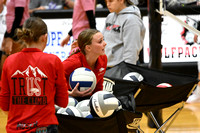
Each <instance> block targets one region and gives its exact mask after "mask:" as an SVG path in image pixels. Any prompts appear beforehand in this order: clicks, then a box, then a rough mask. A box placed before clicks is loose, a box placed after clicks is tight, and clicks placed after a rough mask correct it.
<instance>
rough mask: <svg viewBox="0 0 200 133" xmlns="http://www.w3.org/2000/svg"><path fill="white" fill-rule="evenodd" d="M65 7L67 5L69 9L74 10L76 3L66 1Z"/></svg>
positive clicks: (69, 0) (70, 0)
mask: <svg viewBox="0 0 200 133" xmlns="http://www.w3.org/2000/svg"><path fill="white" fill-rule="evenodd" d="M65 5H66V7H67V8H69V9H72V8H74V1H72V0H65Z"/></svg>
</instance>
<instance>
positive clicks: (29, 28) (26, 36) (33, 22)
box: [17, 17, 47, 45]
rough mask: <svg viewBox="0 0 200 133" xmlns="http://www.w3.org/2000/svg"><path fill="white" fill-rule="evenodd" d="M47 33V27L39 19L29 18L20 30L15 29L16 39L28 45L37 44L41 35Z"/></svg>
mask: <svg viewBox="0 0 200 133" xmlns="http://www.w3.org/2000/svg"><path fill="white" fill-rule="evenodd" d="M46 33H47V25H46V24H45V22H44V21H43V20H42V19H41V18H39V17H30V18H28V19H27V20H26V21H25V22H24V24H23V27H22V29H17V37H18V38H19V39H20V40H23V41H25V42H26V44H27V45H29V44H30V43H31V42H37V41H38V40H39V38H40V36H41V35H44V34H46Z"/></svg>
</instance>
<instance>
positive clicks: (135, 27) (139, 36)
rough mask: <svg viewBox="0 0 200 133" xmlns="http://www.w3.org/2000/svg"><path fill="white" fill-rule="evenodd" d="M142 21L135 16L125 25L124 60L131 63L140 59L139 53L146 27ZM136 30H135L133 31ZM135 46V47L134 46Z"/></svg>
mask: <svg viewBox="0 0 200 133" xmlns="http://www.w3.org/2000/svg"><path fill="white" fill-rule="evenodd" d="M143 28H144V26H143V24H142V22H141V21H140V20H139V19H137V18H135V19H132V20H127V23H126V25H125V26H124V27H123V29H121V30H123V44H124V50H123V51H124V53H123V61H125V62H127V63H131V64H136V62H137V60H138V59H139V53H140V51H141V49H142V47H143V39H144V34H145V28H144V29H143ZM133 31H134V32H133ZM133 47H134V48H133Z"/></svg>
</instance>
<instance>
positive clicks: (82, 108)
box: [76, 99, 91, 117]
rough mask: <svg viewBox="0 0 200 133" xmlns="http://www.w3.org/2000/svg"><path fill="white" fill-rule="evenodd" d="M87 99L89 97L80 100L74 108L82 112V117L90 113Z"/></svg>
mask: <svg viewBox="0 0 200 133" xmlns="http://www.w3.org/2000/svg"><path fill="white" fill-rule="evenodd" d="M89 101H90V100H89V99H86V100H82V101H80V102H79V103H78V104H77V105H76V108H77V109H79V110H80V111H81V113H82V114H83V117H87V116H88V115H90V114H91V113H90V106H89Z"/></svg>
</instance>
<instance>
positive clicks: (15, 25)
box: [5, 7, 24, 38]
mask: <svg viewBox="0 0 200 133" xmlns="http://www.w3.org/2000/svg"><path fill="white" fill-rule="evenodd" d="M23 13H24V7H16V8H15V19H14V22H13V24H12V29H11V32H10V33H8V32H7V31H6V33H5V38H6V37H10V38H13V36H14V34H15V29H17V28H19V27H20V23H21V21H22V18H23Z"/></svg>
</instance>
